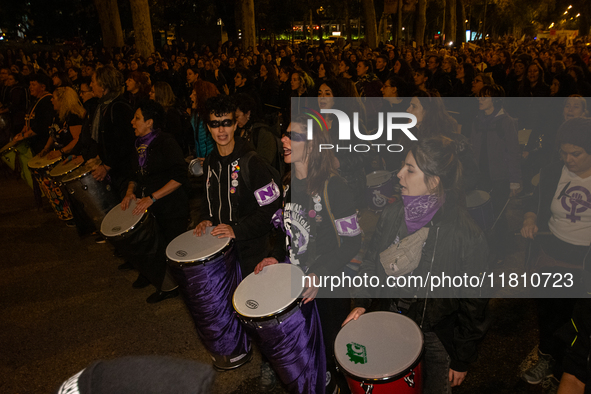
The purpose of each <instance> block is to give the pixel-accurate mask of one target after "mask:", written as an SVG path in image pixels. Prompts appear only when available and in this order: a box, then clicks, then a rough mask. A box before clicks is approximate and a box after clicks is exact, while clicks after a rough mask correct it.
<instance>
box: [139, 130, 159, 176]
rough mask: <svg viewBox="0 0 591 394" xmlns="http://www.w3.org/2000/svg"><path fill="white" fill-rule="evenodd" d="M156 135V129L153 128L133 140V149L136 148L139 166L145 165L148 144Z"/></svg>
mask: <svg viewBox="0 0 591 394" xmlns="http://www.w3.org/2000/svg"><path fill="white" fill-rule="evenodd" d="M157 136H158V131H157V130H154V131H152V132H150V133H148V134H146V135H144V136H143V137H137V139H136V140H135V149H136V150H137V155H138V158H139V163H140V167H141V168H144V167H146V160H148V157H147V156H146V153H148V146H150V144H151V143H152V141H154V139H155V138H156V137H157Z"/></svg>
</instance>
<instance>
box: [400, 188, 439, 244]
mask: <svg viewBox="0 0 591 394" xmlns="http://www.w3.org/2000/svg"><path fill="white" fill-rule="evenodd" d="M444 201H445V197H444V198H442V199H441V200H440V199H439V198H438V197H437V196H436V195H434V194H428V195H426V196H402V203H403V204H404V221H405V222H406V228H407V229H408V234H409V235H410V234H412V233H414V232H415V231H417V230H418V229H420V228H422V227H423V226H425V224H427V223H429V222H430V221H431V219H433V216H435V213H437V211H438V210H439V208H440V207H441V206H442V205H443V202H444Z"/></svg>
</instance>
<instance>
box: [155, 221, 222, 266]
mask: <svg viewBox="0 0 591 394" xmlns="http://www.w3.org/2000/svg"><path fill="white" fill-rule="evenodd" d="M213 229H214V227H207V228H206V230H205V234H204V235H202V236H201V237H198V236H196V235H195V234H193V230H190V231H186V232H184V233H183V234H181V235H179V236H178V237H176V238H175V239H173V240H172V241H171V242H170V243H169V244H168V246H167V247H166V257H168V259H169V260H171V261H174V262H177V263H185V264H189V263H205V262H207V261H211V260H214V259H216V258H218V257H220V255H222V254H223V253H224V252H225V251H226V250H227V249H228V247H229V245H230V241H231V238H218V237H215V236H213V235H211V231H212V230H213Z"/></svg>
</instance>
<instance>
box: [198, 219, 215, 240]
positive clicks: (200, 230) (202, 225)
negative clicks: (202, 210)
mask: <svg viewBox="0 0 591 394" xmlns="http://www.w3.org/2000/svg"><path fill="white" fill-rule="evenodd" d="M211 226H213V223H212V222H210V221H209V220H204V221H202V222H201V223H199V224H198V225H197V227H195V230H193V234H195V235H196V236H198V237H200V236H202V235H203V234H205V229H206V228H207V227H211Z"/></svg>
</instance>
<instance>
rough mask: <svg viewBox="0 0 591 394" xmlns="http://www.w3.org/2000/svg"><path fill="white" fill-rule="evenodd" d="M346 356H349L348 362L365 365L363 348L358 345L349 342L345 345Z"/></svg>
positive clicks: (365, 356) (365, 355)
mask: <svg viewBox="0 0 591 394" xmlns="http://www.w3.org/2000/svg"><path fill="white" fill-rule="evenodd" d="M347 356H349V360H350V361H351V362H353V363H355V364H365V363H367V352H366V351H365V346H363V345H360V344H358V343H355V342H351V343H348V344H347Z"/></svg>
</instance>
